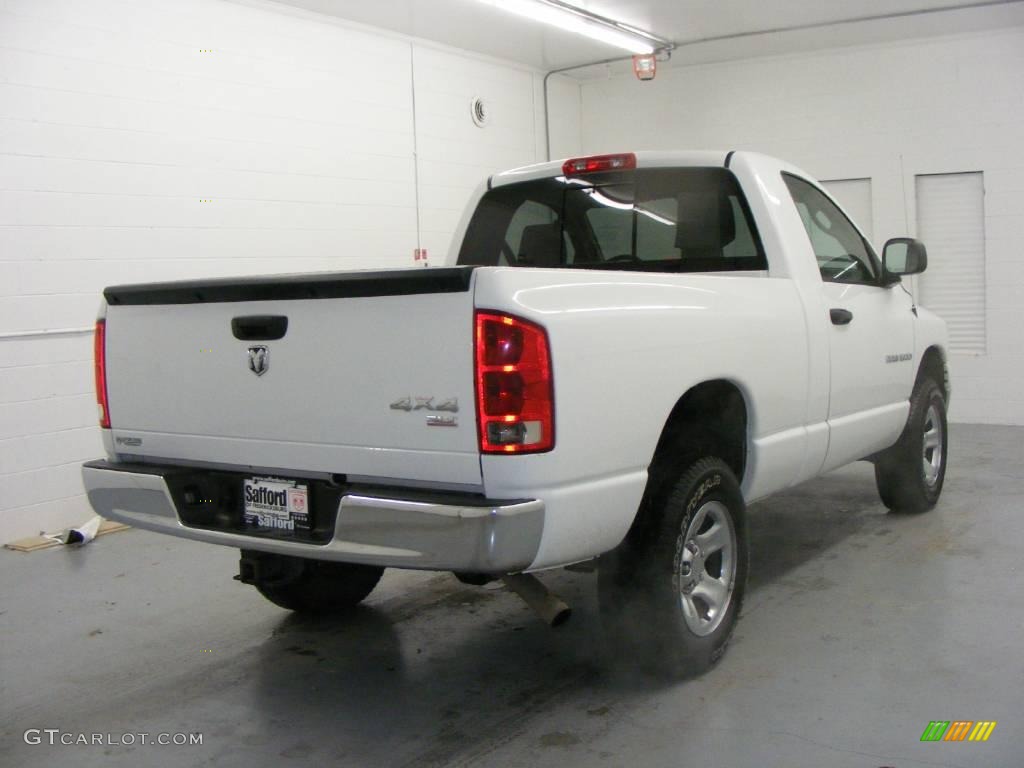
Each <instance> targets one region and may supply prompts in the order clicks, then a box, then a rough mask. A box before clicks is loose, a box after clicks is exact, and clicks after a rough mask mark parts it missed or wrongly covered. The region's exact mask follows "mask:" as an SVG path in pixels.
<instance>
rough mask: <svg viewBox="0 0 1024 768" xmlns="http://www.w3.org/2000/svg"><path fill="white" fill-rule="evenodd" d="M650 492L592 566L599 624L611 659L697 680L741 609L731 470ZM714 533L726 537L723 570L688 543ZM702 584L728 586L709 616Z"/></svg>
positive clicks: (741, 546) (709, 463) (741, 569)
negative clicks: (621, 536) (632, 522)
mask: <svg viewBox="0 0 1024 768" xmlns="http://www.w3.org/2000/svg"><path fill="white" fill-rule="evenodd" d="M662 471H663V472H667V473H670V474H671V473H672V470H662ZM651 483H652V487H653V488H660V489H661V490H660V491H658V492H656V494H655V495H654V496H653V497H652V498H650V499H647V500H645V502H644V504H643V505H642V507H641V511H640V518H639V519H638V521H637V522H638V524H637V525H636V526H634V528H633V530H632V531H631V532H630V535H629V536H628V537H627V539H626V541H624V542H623V543H622V544H621V545H620V546H619V547H618V548H616V549H615V550H614V551H612V552H611V553H609V554H607V555H605V556H604V557H602V559H601V562H600V571H599V574H598V592H599V598H600V609H601V615H602V619H603V620H604V624H605V627H606V632H607V635H608V637H609V639H610V640H611V643H612V646H613V647H612V650H613V652H614V653H615V655H616V657H617V658H620V659H626V660H628V661H630V662H631V663H632V662H638V663H639V664H640V666H641V667H643V668H644V669H646V670H648V671H651V672H655V673H658V674H663V675H664V674H667V675H669V676H672V677H679V676H683V677H688V676H693V675H698V674H700V673H702V672H704V671H705V670H707V669H708V668H710V667H711V666H713V665H714V664H715V663H716V662H717V661H718V660H719V659H720V658H721V657H722V654H723V653H724V652H725V649H726V646H727V645H728V643H729V638H730V637H731V635H732V631H733V628H734V626H735V624H736V619H737V617H738V616H739V612H740V609H741V607H742V604H743V595H744V592H745V588H746V583H747V571H748V568H749V553H748V546H747V529H746V507H745V505H744V502H743V495H742V493H741V492H740V487H739V483H738V482H737V481H736V478H735V476H734V475H733V473H732V470H731V469H729V467H728V465H727V464H726V463H725V462H724V461H722V460H721V459H718V458H713V457H706V458H702V459H699V460H697V461H696V462H694V463H693V464H691V465H689V466H688V467H686V468H685V469H683V470H682V471H678V470H677V471H676V472H675V476H669V477H660V478H659V477H652V478H651ZM704 521H707V522H709V523H710V527H709V526H708V525H705V522H704ZM695 523H696V525H694V524H695ZM714 526H723V528H722V533H723V534H724V535H725V536H726V537H728V536H729V534H730V531H731V543H730V544H729V548H731V554H730V555H729V559H728V560H727V558H726V554H725V553H726V551H727V549H726V547H725V546H723V547H722V548H721V549H719V550H713V549H711V548H710V546H708V547H707V551H704V550H703V549H701V546H700V545H699V544H698V542H697V540H696V537H695V536H694V534H697V535H703V534H705V533H707V532H708V531H710V529H711V527H714ZM693 547H696V549H697V551H696V552H694V551H693ZM687 557H688V558H689V561H687ZM716 561H717V562H716ZM730 563H731V564H732V565H731V567H730ZM698 571H699V573H698ZM730 573H731V579H730V578H729V576H730ZM698 576H699V577H701V580H697V581H695V580H696V579H697V577H698ZM703 579H708V581H707V582H705V581H704V580H703ZM711 581H716V582H719V583H721V582H727V586H726V591H727V594H726V596H725V597H724V598H723V599H722V600H721V602H720V608H719V610H717V611H714V612H712V611H710V610H708V609H709V608H710V607H711V603H710V602H705V598H704V597H702V595H703V594H705V593H706V592H707V590H708V587H709V586H710V582H711ZM729 582H731V583H729ZM701 585H703V586H701ZM712 613H713V614H714V615H712ZM702 614H703V615H702ZM688 616H689V618H688Z"/></svg>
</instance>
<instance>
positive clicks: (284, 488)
mask: <svg viewBox="0 0 1024 768" xmlns="http://www.w3.org/2000/svg"><path fill="white" fill-rule="evenodd" d="M242 499H243V502H244V505H245V506H244V511H243V515H244V516H245V522H246V524H248V525H256V526H259V527H260V528H272V529H275V530H278V531H294V530H295V526H296V525H298V526H299V527H300V528H308V527H309V488H308V486H306V485H305V484H303V483H299V482H296V481H294V480H282V479H280V478H276V477H247V478H246V479H245V484H244V487H243V488H242Z"/></svg>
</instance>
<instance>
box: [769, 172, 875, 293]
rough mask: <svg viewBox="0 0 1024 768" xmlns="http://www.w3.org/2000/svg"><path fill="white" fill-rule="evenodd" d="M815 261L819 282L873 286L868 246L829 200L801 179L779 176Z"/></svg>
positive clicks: (871, 260) (872, 261)
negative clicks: (790, 199)
mask: <svg viewBox="0 0 1024 768" xmlns="http://www.w3.org/2000/svg"><path fill="white" fill-rule="evenodd" d="M782 178H783V180H784V181H785V182H786V186H787V187H788V188H789V193H790V195H791V196H792V198H793V203H794V205H796V209H797V212H798V213H799V214H800V220H801V221H802V222H803V225H804V229H805V230H807V237H808V238H810V241H811V246H812V247H813V248H814V256H815V258H816V259H817V260H818V270H819V271H820V272H821V279H822V280H825V281H826V282H831V283H874V282H875V281H876V279H877V277H878V272H877V270H876V268H875V260H874V258H873V254H872V253H871V251H870V246H868V244H867V243H865V242H864V238H863V237H861V235H860V233H859V232H858V231H857V228H856V227H854V226H853V224H851V223H850V220H849V219H847V218H846V216H844V215H843V212H842V211H840V210H839V208H838V207H836V204H835V203H833V202H832V201H831V200H829V198H828V197H827V196H826V195H824V194H823V193H822V192H821V191H820V190H818V189H817V188H816V187H814V186H813V185H812V184H809V183H808V182H806V181H804V180H803V179H800V178H797V177H796V176H791V175H789V174H783V175H782Z"/></svg>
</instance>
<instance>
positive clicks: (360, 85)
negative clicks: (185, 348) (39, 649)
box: [0, 0, 578, 541]
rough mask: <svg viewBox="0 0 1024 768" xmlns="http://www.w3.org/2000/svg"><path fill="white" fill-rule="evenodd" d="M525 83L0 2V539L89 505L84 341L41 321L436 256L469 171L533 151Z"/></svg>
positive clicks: (313, 19) (167, 7)
mask: <svg viewBox="0 0 1024 768" xmlns="http://www.w3.org/2000/svg"><path fill="white" fill-rule="evenodd" d="M539 84H540V77H539V74H538V73H535V72H532V71H529V70H525V69H522V68H519V67H516V66H512V65H504V64H501V63H498V62H494V61H488V60H484V59H483V58H481V57H479V56H473V55H471V54H463V53H460V52H456V51H452V50H445V49H440V48H437V47H434V46H431V45H429V44H425V43H422V42H420V41H411V40H407V39H403V38H400V37H397V36H394V35H390V34H387V33H382V32H376V31H374V30H370V29H366V28H355V27H352V26H346V25H344V24H341V23H339V22H337V20H334V19H330V18H328V17H326V16H319V15H317V14H313V13H308V12H305V11H297V10H294V9H287V8H277V7H275V6H273V5H270V4H259V3H256V2H250V3H230V2H220V1H219V0H148V1H147V2H143V1H141V0H140V1H134V0H132V1H129V0H91V1H90V2H81V1H80V0H6V2H0V541H9V540H12V539H15V538H19V537H22V536H26V535H33V534H35V533H38V532H39V531H40V530H54V529H57V528H61V527H64V526H66V525H69V524H71V523H74V522H80V521H82V520H84V519H85V518H86V517H87V516H88V515H89V514H90V512H89V510H88V506H87V504H86V502H85V499H84V497H83V495H82V489H81V484H80V481H79V464H80V462H81V461H83V460H85V459H89V458H94V457H97V456H99V455H101V446H100V442H99V437H98V429H97V428H96V427H95V423H96V406H95V401H94V396H93V383H92V375H93V374H92V363H91V359H92V349H91V336H90V335H89V332H87V331H86V332H83V331H78V332H75V331H72V332H69V333H60V334H49V335H48V334H44V333H42V331H45V330H47V329H51V330H52V329H89V328H90V327H91V325H92V322H93V319H94V317H95V313H96V309H97V307H98V305H99V296H100V291H101V289H102V288H103V287H104V286H105V285H109V284H112V283H121V282H132V281H147V280H164V279H176V278H187V277H201V276H216V275H242V274H252V273H260V272H291V271H302V270H333V269H346V268H363V267H377V266H381V267H383V266H403V265H405V266H413V258H412V257H413V249H414V248H416V247H417V245H421V246H422V247H425V248H427V249H428V251H429V254H430V261H431V263H433V264H436V263H439V262H440V261H441V260H442V257H443V255H444V254H445V252H446V250H447V248H448V240H449V239H450V235H451V232H452V230H453V228H454V227H455V223H456V221H457V217H458V213H459V211H461V209H462V206H463V205H464V203H465V200H466V198H467V196H468V194H469V192H470V191H471V190H472V189H473V188H474V187H475V186H476V184H477V183H478V182H479V181H480V180H481V179H482V178H483V177H485V176H486V175H487V174H488V173H491V172H493V171H495V170H500V169H502V168H507V167H511V166H516V165H523V164H527V163H531V162H534V161H536V160H537V159H541V155H540V152H542V151H543V141H542V140H540V139H539V138H538V135H537V132H538V130H539V129H540V127H542V123H541V122H540V117H541V113H540V111H539V110H540V100H539V98H538V97H537V93H538V89H539ZM473 96H482V97H484V98H485V99H487V100H488V103H489V105H490V106H491V112H492V117H493V119H492V122H491V124H490V125H489V126H488V127H487V128H485V129H479V128H476V127H475V126H473V125H472V123H471V120H470V116H469V102H470V99H471V97H473ZM414 113H415V120H414ZM572 118H573V119H578V112H574V113H573V115H572ZM417 149H418V162H417V157H416V156H415V154H414V153H415V152H416V150H417ZM417 178H418V185H417V183H416V180H417ZM417 198H418V199H419V208H418V210H417ZM417 228H419V238H417Z"/></svg>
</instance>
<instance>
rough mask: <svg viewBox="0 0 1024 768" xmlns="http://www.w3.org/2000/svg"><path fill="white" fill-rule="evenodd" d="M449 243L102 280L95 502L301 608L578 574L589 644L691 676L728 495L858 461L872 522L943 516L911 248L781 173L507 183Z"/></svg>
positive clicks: (712, 641)
mask: <svg viewBox="0 0 1024 768" xmlns="http://www.w3.org/2000/svg"><path fill="white" fill-rule="evenodd" d="M455 243H456V246H455V249H454V252H453V254H452V257H451V258H450V260H449V264H450V266H445V267H440V268H431V269H419V270H396V271H383V272H382V271H377V272H363V271H353V272H342V273H330V274H308V275H290V276H276V277H256V278H240V279H227V280H224V279H221V280H203V281H192V282H180V283H166V284H149V285H131V286H119V287H112V288H108V289H107V290H106V291H105V293H104V295H105V304H104V308H103V310H102V312H101V316H100V319H99V321H98V323H97V326H96V381H97V396H98V401H99V405H100V418H101V426H102V427H103V430H102V433H103V439H104V442H105V447H106V451H107V458H106V459H105V460H102V461H93V462H89V463H88V464H86V465H85V466H84V469H83V474H84V481H85V486H86V489H87V492H88V496H89V499H90V501H91V503H92V505H93V506H94V507H95V509H96V511H97V512H98V513H100V514H101V515H104V516H105V517H109V518H113V519H115V520H120V521H123V522H125V523H129V524H131V525H134V526H138V527H140V528H147V529H150V530H153V531H159V532H161V533H167V534H170V535H173V536H182V537H186V538H190V539H197V540H199V541H205V542H210V543H213V544H223V545H227V546H231V547H237V548H239V549H240V550H242V560H241V574H240V578H241V580H242V581H244V582H246V583H251V584H254V585H255V586H256V587H257V588H258V589H259V590H260V591H261V592H262V593H263V594H264V595H265V596H266V597H268V598H269V599H270V600H272V601H274V602H275V603H277V604H279V605H282V606H284V607H287V608H290V609H293V610H303V611H332V610H340V609H344V608H347V607H350V606H352V605H354V604H356V603H357V602H359V601H360V600H362V599H363V598H364V597H365V596H366V595H367V594H369V592H370V590H372V589H373V587H374V585H375V584H376V583H377V581H378V579H379V578H380V575H381V573H382V571H383V569H384V568H385V567H388V566H391V567H398V568H419V569H428V570H443V571H453V572H455V573H456V574H457V575H459V576H460V577H461V578H463V579H464V580H466V581H468V582H471V583H472V582H482V581H484V580H487V579H491V578H501V577H508V578H512V579H514V578H517V577H516V576H515V574H528V573H530V572H535V571H540V570H543V569H548V568H555V567H560V566H568V565H574V564H581V563H584V562H588V561H595V560H596V563H597V570H598V571H599V578H598V581H599V593H600V602H601V606H602V613H603V614H604V615H605V617H606V619H607V623H608V626H609V627H610V629H611V634H612V637H614V638H617V639H618V640H619V641H621V642H623V643H626V644H628V645H629V646H630V648H631V649H632V650H634V651H635V654H636V655H637V656H640V657H641V658H644V659H649V660H651V661H652V663H655V664H657V665H658V666H660V667H662V668H667V669H670V670H673V671H679V672H683V673H694V672H699V671H701V670H703V669H705V668H707V667H708V666H709V665H711V664H713V663H714V662H715V660H717V659H718V658H719V656H720V655H721V653H722V651H723V650H724V649H725V646H726V643H727V641H728V638H729V635H730V633H731V631H732V628H733V626H734V624H735V622H736V618H737V614H738V612H739V610H740V605H741V602H742V599H743V592H744V585H745V581H746V577H747V570H748V552H747V543H746V523H745V509H746V507H745V503H746V502H750V501H753V500H756V499H759V498H762V497H764V496H766V495H768V494H771V493H774V492H776V491H779V490H782V489H785V488H789V487H791V486H793V485H795V484H797V483H801V482H803V481H805V480H808V479H811V478H813V477H815V476H817V475H820V474H822V473H824V472H827V471H829V470H832V469H835V468H836V467H840V466H842V465H844V464H847V463H849V462H852V461H856V460H859V459H868V460H870V461H873V462H874V464H875V474H876V478H877V484H878V490H879V493H880V494H881V497H882V500H883V501H884V503H885V504H886V505H887V506H888V507H890V508H891V509H893V510H899V511H908V512H918V511H923V510H926V509H929V508H931V507H933V506H934V505H935V503H936V501H937V499H938V497H939V493H940V492H941V489H942V482H943V476H944V472H945V465H946V456H947V448H946V436H947V428H946V402H947V400H948V398H949V379H948V375H947V369H946V352H945V347H946V330H945V326H944V324H943V322H942V321H941V320H940V319H938V318H937V317H935V316H934V315H932V314H930V313H929V312H927V311H926V310H924V309H922V308H920V307H917V306H915V304H914V301H913V298H912V297H911V294H910V293H909V292H907V291H906V290H905V289H904V288H903V286H902V285H901V280H900V275H908V274H912V273H917V272H920V271H922V270H923V269H924V268H925V265H926V259H927V257H926V253H925V249H924V247H923V246H922V245H921V243H919V242H917V241H916V240H911V239H908V238H897V239H894V240H890V241H889V242H888V243H887V244H886V247H885V249H884V251H883V256H882V259H881V260H879V258H878V257H877V256H876V255H875V253H874V251H873V250H872V247H871V245H870V244H869V243H868V242H867V240H866V239H865V238H864V236H863V235H862V234H861V232H860V230H858V229H857V227H856V225H854V223H853V222H852V221H850V219H849V218H848V217H847V216H846V215H845V214H844V213H843V211H842V210H841V208H840V207H839V206H838V205H837V204H836V203H835V202H834V201H833V200H832V199H831V198H830V197H829V195H828V194H827V193H826V192H825V191H824V190H823V189H822V187H821V186H820V185H819V184H818V183H816V182H815V181H814V180H813V179H812V178H811V177H810V176H808V175H807V174H806V173H804V172H802V171H800V170H799V169H798V168H795V167H793V166H791V165H788V164H786V163H784V162H781V161H778V160H775V159H773V158H769V157H765V156H762V155H758V154H753V153H748V152H729V153H725V152H671V153H669V152H666V153H661V152H658V153H654V152H649V153H643V152H638V153H635V154H633V153H628V154H619V155H602V156H595V157H584V158H575V159H571V160H568V161H566V162H565V163H562V162H557V163H546V164H541V165H535V166H530V167H527V168H520V169H516V170H512V171H508V172H505V173H500V174H497V175H495V176H492V177H491V178H490V179H489V180H488V181H487V182H486V183H485V184H484V185H482V186H481V188H480V190H479V191H478V193H477V194H476V195H475V197H474V199H473V200H472V202H471V204H470V206H469V208H468V210H467V212H466V214H465V216H464V218H463V221H462V222H461V224H460V231H459V232H458V233H457V234H456V239H455ZM518 578H520V579H522V578H529V577H522V576H520V577H518ZM533 585H534V586H536V582H533ZM519 586H520V587H522V586H523V585H522V584H521V583H520V585H519ZM527 586H529V585H527ZM520 591H522V590H520ZM526 591H529V590H526Z"/></svg>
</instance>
